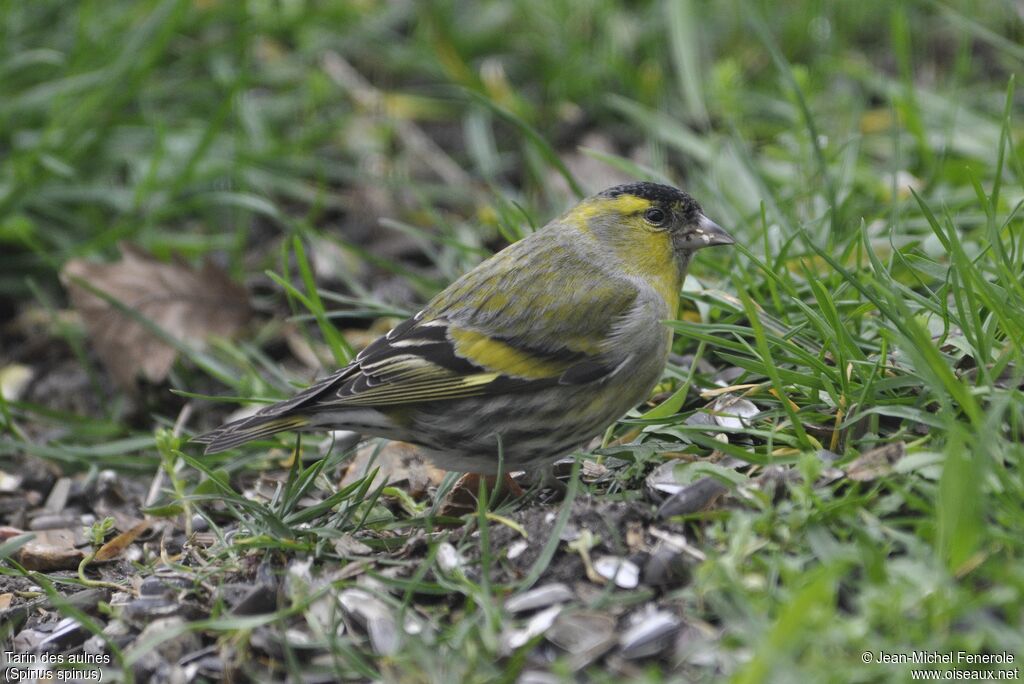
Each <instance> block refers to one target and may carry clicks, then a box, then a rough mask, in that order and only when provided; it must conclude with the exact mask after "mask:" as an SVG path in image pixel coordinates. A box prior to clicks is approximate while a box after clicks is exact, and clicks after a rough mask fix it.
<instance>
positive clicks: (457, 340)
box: [196, 183, 733, 474]
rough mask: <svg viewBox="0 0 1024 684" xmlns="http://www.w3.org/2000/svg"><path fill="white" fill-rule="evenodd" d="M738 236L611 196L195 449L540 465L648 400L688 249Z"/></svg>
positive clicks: (628, 197) (454, 464) (523, 243)
mask: <svg viewBox="0 0 1024 684" xmlns="http://www.w3.org/2000/svg"><path fill="white" fill-rule="evenodd" d="M732 242H733V239H732V238H731V237H730V236H729V235H728V234H727V233H726V232H725V231H724V230H722V229H721V228H720V227H719V226H718V225H716V224H715V223H714V222H713V221H711V220H710V219H708V218H707V217H706V216H704V214H703V212H702V211H701V208H700V205H699V204H697V202H696V201H695V200H694V199H693V198H692V197H690V196H689V195H687V194H686V193H684V192H681V191H680V190H677V189H675V188H672V187H669V186H666V185H658V184H655V183H635V184H631V185H620V186H616V187H613V188H609V189H607V190H605V191H604V192H601V193H599V194H597V195H594V196H592V197H589V198H587V199H585V200H583V201H582V202H580V203H579V204H578V205H577V206H575V207H574V208H572V209H571V210H569V211H568V212H567V213H566V214H564V215H563V216H561V217H560V218H557V219H555V220H554V221H552V222H551V223H549V224H548V225H547V226H545V227H544V228H542V229H541V230H539V231H537V232H535V233H533V234H531V235H529V236H528V237H526V238H524V239H522V240H520V241H519V242H517V243H515V244H513V245H511V246H510V247H508V248H506V249H504V250H502V251H501V252H499V253H497V254H495V255H494V256H493V257H491V258H490V259H487V260H486V261H484V262H483V263H481V264H480V265H479V266H477V267H476V268H474V269H473V270H471V271H470V272H468V273H466V274H465V275H464V276H462V277H461V278H459V279H458V280H456V281H455V282H454V283H452V284H451V285H449V286H448V287H447V288H446V289H445V290H444V291H443V292H441V293H440V294H438V295H437V296H436V297H434V298H433V299H432V300H431V301H430V303H428V304H427V305H426V306H425V307H424V308H423V310H422V311H420V312H419V313H417V314H416V315H415V316H413V317H412V318H410V319H408V320H406V321H404V322H402V323H400V324H399V325H397V326H396V327H395V328H394V329H392V330H391V331H390V332H389V333H387V334H386V335H385V336H383V337H381V338H379V339H378V340H376V341H375V342H373V343H372V344H370V345H369V346H368V347H366V349H364V350H363V351H362V352H361V353H360V354H359V355H358V356H357V357H356V358H355V359H354V360H353V361H352V363H350V364H349V365H347V366H346V367H344V368H342V369H341V370H339V371H337V372H335V373H333V374H332V375H330V376H328V377H326V378H324V379H323V380H321V381H319V382H317V383H316V384H314V385H313V386H311V387H309V388H308V389H306V390H305V391H303V392H301V393H299V394H298V395H296V396H295V397H293V398H291V399H288V400H286V401H282V402H280V403H277V404H273V405H271V406H268V407H267V408H264V409H263V410H261V411H260V412H259V413H257V414H255V415H253V416H252V417H249V418H245V419H243V420H238V421H235V422H232V423H228V424H226V425H224V426H222V427H220V428H218V429H216V430H214V431H213V432H210V433H207V434H205V435H202V436H200V437H197V438H196V441H198V442H203V443H205V444H206V445H207V447H206V453H215V452H219V451H224V450H226V449H230V448H232V447H235V446H237V445H239V444H242V443H243V442H247V441H249V440H252V439H255V438H257V437H264V436H267V435H271V434H273V433H276V432H281V431H284V430H311V429H348V430H355V431H358V432H361V433H363V434H368V435H378V436H383V437H387V438H390V439H396V440H402V441H405V442H411V443H413V444H417V445H420V446H421V447H424V448H425V449H426V450H427V453H428V454H429V455H430V457H431V458H432V459H433V460H434V461H435V462H436V463H437V465H439V466H440V467H442V468H445V469H448V470H458V471H466V472H474V473H481V474H494V473H495V472H496V471H497V470H498V468H499V454H500V458H501V459H503V464H502V467H503V469H504V470H505V471H506V472H507V471H510V470H526V469H529V468H535V467H538V466H543V465H546V464H548V463H550V462H552V461H554V460H555V459H557V458H559V457H561V456H563V455H565V454H566V453H568V452H570V451H572V450H574V449H576V448H577V447H579V446H581V445H582V444H584V443H585V442H587V441H588V440H589V439H591V438H592V437H594V436H595V435H598V434H600V433H601V432H602V431H603V430H604V429H605V428H606V427H607V426H608V425H610V424H611V423H613V422H614V421H615V420H617V419H618V418H620V417H621V416H622V415H623V414H625V413H626V411H628V410H629V409H631V408H632V407H634V406H635V405H637V404H638V403H640V402H641V401H643V400H644V399H646V398H647V397H648V395H649V394H650V392H651V390H652V388H653V387H654V386H655V384H656V383H657V382H658V380H659V378H660V377H661V374H662V372H663V371H664V368H665V363H666V360H667V357H668V353H669V348H670V346H671V341H672V332H671V331H670V330H669V329H668V328H667V327H666V326H665V325H663V324H662V321H663V320H665V319H668V318H672V317H673V316H675V314H676V310H677V307H678V304H679V291H680V288H681V286H682V282H683V276H684V275H685V273H686V268H687V265H688V264H689V262H690V259H691V257H692V256H693V254H694V252H695V251H697V250H699V249H703V248H704V247H710V246H712V245H726V244H731V243H732Z"/></svg>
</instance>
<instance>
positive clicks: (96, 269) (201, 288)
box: [61, 244, 250, 390]
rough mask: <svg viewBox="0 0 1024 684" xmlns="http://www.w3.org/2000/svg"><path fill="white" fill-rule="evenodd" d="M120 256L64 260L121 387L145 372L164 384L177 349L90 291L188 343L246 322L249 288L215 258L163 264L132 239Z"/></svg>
mask: <svg viewBox="0 0 1024 684" xmlns="http://www.w3.org/2000/svg"><path fill="white" fill-rule="evenodd" d="M121 253H122V258H121V260H120V261H116V262H113V263H108V264H101V263H94V262H90V261H85V260H84V259H72V260H71V261H69V262H67V264H65V265H64V269H63V271H61V280H62V281H63V283H64V286H65V287H66V288H67V289H68V294H69V296H70V298H71V304H72V306H74V308H75V309H76V310H77V311H78V313H79V314H80V315H81V318H82V320H83V322H84V324H85V328H86V330H87V331H88V333H89V337H90V339H91V340H92V343H93V346H94V347H95V349H96V353H97V354H98V355H99V357H100V359H101V360H102V361H103V364H104V365H105V366H106V367H107V370H108V371H110V374H111V376H113V378H114V380H115V381H116V382H117V383H118V385H120V386H121V387H122V388H125V389H128V390H131V389H133V388H134V386H135V379H136V377H137V376H138V375H139V374H142V375H143V376H144V377H145V378H146V379H147V380H149V381H150V382H160V381H162V380H163V379H164V378H166V377H167V374H168V372H170V369H171V366H172V364H173V363H174V359H175V357H176V356H177V350H176V349H175V348H174V347H173V346H172V345H170V344H168V343H167V342H166V341H164V340H163V339H161V338H160V337H158V336H157V335H155V334H154V333H153V332H151V331H150V329H149V328H148V327H146V326H145V325H143V324H142V323H141V322H140V321H138V320H136V319H135V318H133V317H132V316H131V315H129V314H127V313H123V312H122V311H121V310H120V309H118V308H117V307H116V306H114V305H113V304H112V303H111V302H109V301H107V300H106V299H104V298H103V297H100V296H99V295H97V294H95V292H93V291H92V289H90V288H93V289H95V290H98V291H100V292H103V293H104V294H106V295H108V296H109V297H111V298H113V299H114V300H116V301H118V302H120V303H121V304H123V305H124V306H125V307H128V308H129V309H132V310H134V311H136V312H138V314H139V315H140V316H142V317H144V318H146V319H149V320H150V321H152V323H153V324H154V325H156V326H158V327H159V328H161V329H162V330H164V331H165V332H166V333H167V334H168V335H170V336H171V337H173V338H175V339H176V340H179V341H181V342H183V343H186V344H190V345H201V344H202V343H203V342H204V341H205V340H207V339H208V338H210V337H214V336H218V337H231V336H232V335H234V334H235V333H236V332H237V331H238V330H239V329H240V328H241V327H242V326H243V325H244V324H245V322H246V321H247V320H248V318H249V313H250V310H249V303H248V296H247V294H246V291H245V289H244V288H243V287H241V286H239V285H237V284H235V283H234V282H233V281H232V280H231V279H230V278H229V277H228V275H227V274H226V273H225V272H224V270H223V269H221V268H220V267H218V266H216V265H214V264H213V263H211V262H206V263H205V264H204V265H203V267H202V269H198V270H197V269H195V268H192V267H191V266H189V265H188V264H186V263H184V262H183V261H181V260H175V261H173V262H170V263H165V262H163V261H159V260H157V259H155V258H154V257H152V256H150V255H149V254H147V253H145V252H144V251H142V250H140V249H138V248H137V247H132V246H130V245H127V244H125V245H122V246H121Z"/></svg>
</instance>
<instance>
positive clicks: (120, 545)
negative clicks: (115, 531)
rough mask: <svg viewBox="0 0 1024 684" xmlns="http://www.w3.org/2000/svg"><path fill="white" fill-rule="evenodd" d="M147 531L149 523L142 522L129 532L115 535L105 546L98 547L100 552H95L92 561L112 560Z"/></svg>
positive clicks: (146, 521)
mask: <svg viewBox="0 0 1024 684" xmlns="http://www.w3.org/2000/svg"><path fill="white" fill-rule="evenodd" d="M148 529H149V521H148V520H143V521H142V522H140V523H139V524H138V525H135V526H134V527H132V528H131V529H129V530H125V531H124V532H122V533H121V534H119V535H117V536H116V537H114V538H113V539H111V540H110V541H108V542H107V543H106V544H104V545H103V546H101V547H100V550H99V551H97V552H96V556H95V557H94V558H93V560H94V561H96V562H98V563H102V562H103V561H109V560H114V559H115V558H117V557H118V556H120V555H121V554H122V553H124V550H125V549H127V548H128V547H129V546H130V545H131V543H132V542H134V541H135V540H136V539H138V538H139V535H141V534H142V533H143V532H145V531H146V530H148Z"/></svg>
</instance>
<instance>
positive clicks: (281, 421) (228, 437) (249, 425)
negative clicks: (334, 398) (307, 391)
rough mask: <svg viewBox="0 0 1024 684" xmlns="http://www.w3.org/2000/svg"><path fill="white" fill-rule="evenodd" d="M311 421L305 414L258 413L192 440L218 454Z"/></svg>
mask: <svg viewBox="0 0 1024 684" xmlns="http://www.w3.org/2000/svg"><path fill="white" fill-rule="evenodd" d="M309 423H310V419H309V417H308V416H303V415H284V416H272V415H270V416H266V415H259V414H256V415H255V416H250V417H249V418H243V419H241V420H236V421H234V422H232V423H228V424H226V425H221V426H220V427H219V428H217V429H216V430H212V431H210V432H207V433H205V434H202V435H199V436H198V437H193V438H192V441H193V442H198V443H200V444H205V445H206V449H205V450H204V451H203V453H204V454H216V453H220V452H221V451H227V450H228V449H233V448H235V447H236V446H238V445H240V444H245V443H246V442H251V441H252V440H254V439H259V438H260V437H269V436H270V435H273V434H276V433H278V432H284V431H286V430H299V429H301V428H304V427H306V426H307V425H309Z"/></svg>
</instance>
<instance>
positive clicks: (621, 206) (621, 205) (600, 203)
mask: <svg viewBox="0 0 1024 684" xmlns="http://www.w3.org/2000/svg"><path fill="white" fill-rule="evenodd" d="M650 206H651V201H650V200H645V199H643V198H642V197H637V196H635V195H619V196H618V197H598V198H595V199H592V200H590V201H588V202H584V203H582V204H580V205H579V206H577V207H576V208H575V209H573V210H572V213H571V214H569V216H568V218H569V220H572V221H576V222H577V224H578V225H579V226H580V227H581V228H583V229H584V230H587V223H588V222H589V221H590V219H592V218H594V217H595V216H605V215H607V214H618V215H619V216H630V215H633V214H638V213H640V212H641V211H644V210H645V209H647V208H648V207H650Z"/></svg>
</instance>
